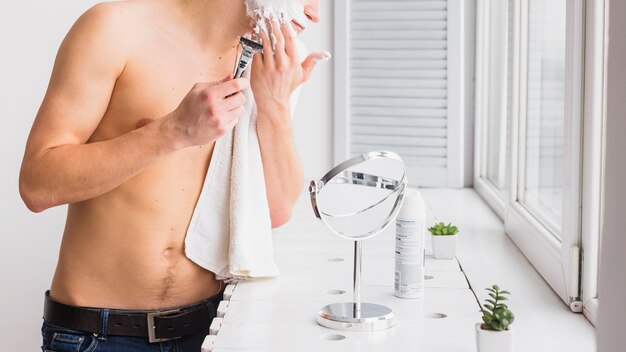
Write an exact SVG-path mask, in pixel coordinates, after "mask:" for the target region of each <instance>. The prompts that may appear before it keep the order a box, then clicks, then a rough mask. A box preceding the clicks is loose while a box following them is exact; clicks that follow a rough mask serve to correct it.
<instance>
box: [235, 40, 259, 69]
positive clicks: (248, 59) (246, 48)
mask: <svg viewBox="0 0 626 352" xmlns="http://www.w3.org/2000/svg"><path fill="white" fill-rule="evenodd" d="M239 43H241V46H242V47H243V51H242V52H241V56H240V57H239V62H238V64H237V69H236V70H235V74H234V77H235V79H237V78H241V77H242V76H243V75H244V73H245V72H246V70H247V69H248V67H250V64H252V59H253V58H254V54H256V53H258V52H261V51H263V45H261V44H260V43H257V42H255V41H253V40H250V39H247V38H244V37H241V39H240V40H239Z"/></svg>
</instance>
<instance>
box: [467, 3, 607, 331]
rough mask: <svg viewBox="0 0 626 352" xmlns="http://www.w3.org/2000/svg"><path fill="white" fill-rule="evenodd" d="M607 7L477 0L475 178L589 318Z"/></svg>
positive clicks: (539, 265)
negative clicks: (605, 14)
mask: <svg viewBox="0 0 626 352" xmlns="http://www.w3.org/2000/svg"><path fill="white" fill-rule="evenodd" d="M603 16H604V1H601V0H595V1H594V0H590V1H586V2H584V1H582V0H509V1H499V0H479V1H478V2H477V24H476V26H477V32H476V33H477V49H476V50H477V67H476V113H475V115H476V126H477V127H476V168H475V180H474V182H475V187H476V189H477V191H478V192H479V193H480V194H481V195H482V196H483V197H484V198H485V200H486V201H487V202H488V203H489V204H490V205H491V206H492V207H493V208H494V210H496V212H497V213H498V214H499V215H500V216H501V217H502V218H503V220H504V223H505V227H506V231H507V234H508V235H509V236H510V237H511V239H512V240H513V241H514V242H515V243H516V245H517V246H518V247H519V248H520V250H521V251H522V252H523V253H524V255H525V256H526V257H527V258H528V259H529V260H530V262H531V263H532V264H533V266H534V267H535V268H536V269H537V270H538V271H539V273H541V275H542V276H543V277H544V279H545V280H546V281H547V282H548V283H549V284H550V285H551V286H552V288H553V289H554V290H555V292H556V293H557V294H558V295H559V296H560V297H561V298H562V299H563V301H565V302H566V303H567V304H568V305H570V307H571V308H572V310H574V311H577V312H580V311H582V310H583V308H584V310H585V313H586V314H587V315H588V316H589V317H590V320H592V322H593V321H594V320H595V318H594V313H593V312H592V311H594V310H595V308H593V307H594V306H596V307H597V299H596V296H597V294H596V289H595V287H596V286H597V284H596V275H597V241H598V236H599V233H600V231H599V218H600V209H599V207H600V199H599V198H600V189H601V185H600V180H601V171H600V170H601V169H602V168H601V166H602V165H601V163H602V153H601V150H602V115H603V111H602V91H603V89H602V87H603V82H604V77H603V72H604V70H603V65H604V62H603V59H602V58H603V57H604V56H603V54H604V42H603V33H604V17H603ZM584 44H585V45H584ZM583 59H585V60H583ZM583 63H584V64H583ZM583 78H584V79H583ZM583 82H584V83H583ZM583 131H585V133H583ZM583 200H584V202H583ZM582 253H584V259H585V260H584V261H582V258H583V255H582ZM581 264H582V265H581ZM581 280H582V281H581Z"/></svg>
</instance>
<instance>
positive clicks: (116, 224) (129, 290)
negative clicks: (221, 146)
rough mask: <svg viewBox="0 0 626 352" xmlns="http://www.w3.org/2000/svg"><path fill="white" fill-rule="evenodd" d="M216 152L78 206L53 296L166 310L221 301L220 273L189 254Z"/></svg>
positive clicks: (168, 163) (192, 154)
mask: <svg viewBox="0 0 626 352" xmlns="http://www.w3.org/2000/svg"><path fill="white" fill-rule="evenodd" d="M211 149H212V148H209V147H204V148H190V149H186V150H182V151H180V152H178V153H175V154H173V155H171V156H169V157H167V158H166V159H164V160H162V161H160V162H159V163H157V164H154V165H152V166H151V167H149V168H147V169H146V170H145V171H144V172H142V173H141V174H139V175H137V176H135V177H134V178H132V179H130V180H129V181H128V182H126V183H124V184H123V185H121V186H120V187H118V188H116V189H114V190H113V191H111V192H109V193H107V194H104V195H102V196H100V197H98V198H95V199H92V200H88V201H85V202H81V203H78V204H73V205H70V207H69V211H68V218H67V224H66V229H65V233H64V237H63V243H62V245H61V252H60V257H59V262H58V265H57V270H56V273H55V277H54V280H53V284H52V288H51V294H52V296H53V297H54V298H55V299H57V300H59V301H61V302H62V303H66V304H71V305H76V306H90V307H105V308H119V309H159V308H168V307H176V306H181V305H185V304H189V303H194V302H197V301H200V300H203V299H205V298H208V297H210V296H212V295H214V294H215V293H216V292H217V291H218V290H219V288H220V284H219V282H217V281H216V280H215V277H214V275H213V273H211V272H209V271H206V270H204V269H203V268H201V267H199V266H197V265H196V264H195V263H193V262H191V261H190V260H189V259H187V258H186V257H185V255H184V240H185V235H186V231H187V227H188V225H189V220H190V219H191V216H192V214H193V210H194V208H195V204H196V202H197V199H198V196H199V194H200V191H201V188H202V184H203V182H204V177H205V175H206V170H207V167H208V162H209V159H210V152H211ZM216 206H221V205H220V204H216Z"/></svg>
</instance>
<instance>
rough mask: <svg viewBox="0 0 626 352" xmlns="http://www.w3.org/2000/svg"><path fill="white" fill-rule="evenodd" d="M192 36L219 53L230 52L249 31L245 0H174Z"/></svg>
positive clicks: (182, 20) (181, 18) (178, 12)
mask: <svg viewBox="0 0 626 352" xmlns="http://www.w3.org/2000/svg"><path fill="white" fill-rule="evenodd" d="M174 3H175V6H176V9H177V14H178V15H179V17H180V20H181V22H182V23H185V25H186V26H187V29H188V30H189V33H190V34H191V35H192V36H193V37H194V38H195V39H197V40H198V42H200V43H205V45H206V47H210V48H211V50H216V51H217V52H228V51H231V50H232V49H233V47H235V46H236V45H237V43H238V42H239V38H240V37H241V36H242V35H244V34H245V33H247V32H249V31H250V20H249V19H248V17H247V16H246V9H245V5H244V2H243V0H174Z"/></svg>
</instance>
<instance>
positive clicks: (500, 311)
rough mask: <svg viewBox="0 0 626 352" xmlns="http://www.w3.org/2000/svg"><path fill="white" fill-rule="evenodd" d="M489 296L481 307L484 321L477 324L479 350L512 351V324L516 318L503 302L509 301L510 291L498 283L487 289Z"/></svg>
mask: <svg viewBox="0 0 626 352" xmlns="http://www.w3.org/2000/svg"><path fill="white" fill-rule="evenodd" d="M486 290H487V291H489V297H491V298H488V299H487V300H485V304H484V305H483V306H482V307H481V310H480V311H481V312H482V313H483V322H482V323H478V324H476V344H477V346H478V352H511V351H513V339H514V337H515V332H514V331H513V328H512V327H511V324H512V323H513V321H514V320H515V316H514V315H513V312H511V311H510V310H509V307H508V306H507V305H506V304H504V303H502V302H504V301H507V300H508V298H507V295H510V293H509V292H508V291H504V290H500V287H498V285H493V286H492V287H490V288H487V289H486Z"/></svg>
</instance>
